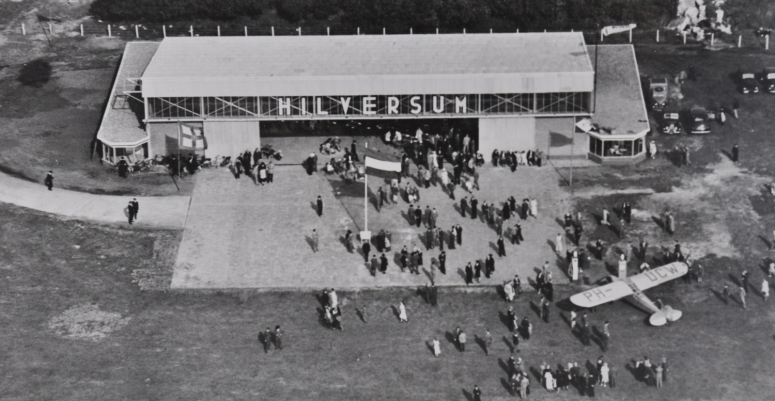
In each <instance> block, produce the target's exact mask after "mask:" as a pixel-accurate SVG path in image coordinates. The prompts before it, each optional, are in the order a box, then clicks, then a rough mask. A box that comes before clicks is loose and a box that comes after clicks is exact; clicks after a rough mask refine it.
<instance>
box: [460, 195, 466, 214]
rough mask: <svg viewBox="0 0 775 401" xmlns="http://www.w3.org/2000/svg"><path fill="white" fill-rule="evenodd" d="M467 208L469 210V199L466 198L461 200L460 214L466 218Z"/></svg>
mask: <svg viewBox="0 0 775 401" xmlns="http://www.w3.org/2000/svg"><path fill="white" fill-rule="evenodd" d="M466 208H468V197H467V196H464V197H463V198H462V199H460V214H461V215H463V217H466Z"/></svg>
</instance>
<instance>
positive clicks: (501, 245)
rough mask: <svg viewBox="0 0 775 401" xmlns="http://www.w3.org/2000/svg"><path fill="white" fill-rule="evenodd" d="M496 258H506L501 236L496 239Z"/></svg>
mask: <svg viewBox="0 0 775 401" xmlns="http://www.w3.org/2000/svg"><path fill="white" fill-rule="evenodd" d="M498 256H500V257H504V256H506V247H505V246H504V244H503V236H502V235H501V236H500V237H498Z"/></svg>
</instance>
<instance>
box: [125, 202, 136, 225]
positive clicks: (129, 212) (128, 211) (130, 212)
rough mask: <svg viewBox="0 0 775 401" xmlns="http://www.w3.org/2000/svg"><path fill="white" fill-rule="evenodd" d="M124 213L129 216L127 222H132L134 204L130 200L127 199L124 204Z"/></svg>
mask: <svg viewBox="0 0 775 401" xmlns="http://www.w3.org/2000/svg"><path fill="white" fill-rule="evenodd" d="M126 214H127V217H128V218H129V224H132V222H133V221H134V218H135V211H134V205H132V201H129V202H128V203H127V205H126Z"/></svg>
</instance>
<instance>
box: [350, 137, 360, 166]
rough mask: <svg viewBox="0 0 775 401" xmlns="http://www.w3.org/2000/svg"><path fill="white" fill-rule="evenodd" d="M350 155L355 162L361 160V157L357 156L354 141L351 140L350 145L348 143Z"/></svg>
mask: <svg viewBox="0 0 775 401" xmlns="http://www.w3.org/2000/svg"><path fill="white" fill-rule="evenodd" d="M350 155H352V157H353V160H355V161H356V162H359V161H361V159H359V158H358V152H357V150H356V149H355V141H353V143H352V145H350Z"/></svg>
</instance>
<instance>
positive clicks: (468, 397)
mask: <svg viewBox="0 0 775 401" xmlns="http://www.w3.org/2000/svg"><path fill="white" fill-rule="evenodd" d="M461 390H462V391H463V396H464V397H466V401H474V395H473V394H471V392H469V391H468V390H466V389H464V388H461Z"/></svg>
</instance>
